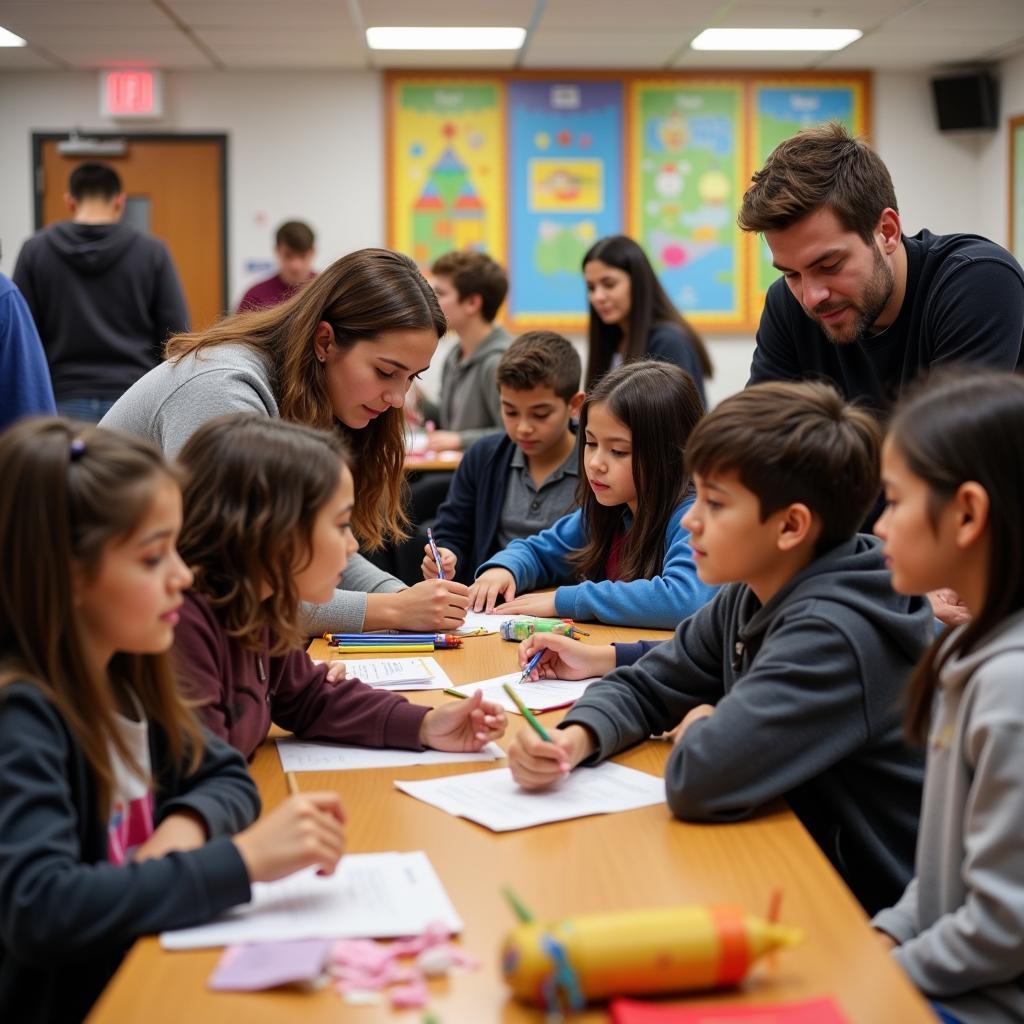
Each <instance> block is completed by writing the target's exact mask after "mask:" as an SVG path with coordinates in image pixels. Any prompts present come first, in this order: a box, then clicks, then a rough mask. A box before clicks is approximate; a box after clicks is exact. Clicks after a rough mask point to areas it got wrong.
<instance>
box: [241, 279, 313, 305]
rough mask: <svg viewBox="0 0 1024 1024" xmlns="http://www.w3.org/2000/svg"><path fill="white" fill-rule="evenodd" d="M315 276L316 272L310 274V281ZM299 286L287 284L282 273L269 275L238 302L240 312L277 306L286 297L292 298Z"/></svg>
mask: <svg viewBox="0 0 1024 1024" xmlns="http://www.w3.org/2000/svg"><path fill="white" fill-rule="evenodd" d="M314 277H316V274H310V275H309V279H310V281H312V280H313V278H314ZM299 287H301V285H296V284H285V282H284V281H283V280H282V278H281V275H280V274H275V275H274V276H273V277H268V278H267V280H266V281H259V282H257V283H256V284H254V285H253V286H252V287H251V288H250V289H249V290H248V291H247V292H246V293H245V294H244V295H243V296H242V301H241V302H240V303H239V304H238V312H239V313H243V312H246V311H247V310H251V309H266V308H267V307H268V306H277V305H279V304H280V303H282V302H284V300H285V299H289V298H291V296H292V295H293V294H294V292H295V289H296V288H299Z"/></svg>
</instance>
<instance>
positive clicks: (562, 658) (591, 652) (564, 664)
mask: <svg viewBox="0 0 1024 1024" xmlns="http://www.w3.org/2000/svg"><path fill="white" fill-rule="evenodd" d="M538 651H543V652H544V654H543V655H542V656H541V659H540V663H539V664H538V665H537V667H536V668H535V669H534V670H533V672H531V673H530V678H531V679H590V678H592V677H593V676H605V675H607V674H608V673H609V672H611V671H612V669H614V668H615V648H614V647H613V646H612V645H611V644H605V645H603V646H598V645H597V644H584V643H581V642H580V641H579V640H573V639H572V638H571V637H568V636H562V635H561V634H560V633H534V634H533V635H532V636H528V637H527V638H526V639H525V640H524V641H523V642H522V643H521V644H520V645H519V652H518V653H519V665H520V667H521V668H526V664H527V662H528V661H529V660H530V659H531V658H532V657H533V656H534V655H535V654H536V653H537V652H538Z"/></svg>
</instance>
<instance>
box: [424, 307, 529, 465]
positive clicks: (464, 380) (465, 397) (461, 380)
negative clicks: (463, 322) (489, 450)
mask: <svg viewBox="0 0 1024 1024" xmlns="http://www.w3.org/2000/svg"><path fill="white" fill-rule="evenodd" d="M511 344H512V335H511V334H509V333H508V331H506V330H505V328H504V327H502V326H501V325H500V324H499V325H498V326H496V327H495V328H494V329H493V330H492V331H491V333H490V334H488V335H487V337H486V338H484V340H483V341H482V342H480V347H479V348H478V349H477V350H476V351H475V352H474V353H473V354H472V355H471V356H467V357H466V358H465V359H463V358H462V346H461V345H454V346H452V349H451V351H450V352H449V353H448V355H447V356H446V357H445V360H444V363H443V364H442V366H441V403H440V404H441V408H440V415H441V423H440V426H441V427H442V428H443V429H445V430H454V431H456V432H457V433H458V435H459V438H460V440H461V441H462V447H463V449H466V448H468V447H469V446H470V445H471V444H472V443H473V442H474V441H479V440H480V438H481V437H484V436H486V435H487V434H493V433H494V432H495V431H496V430H501V429H502V425H501V396H500V395H499V394H498V378H497V372H498V363H500V362H501V357H502V356H503V355H504V354H505V349H507V348H508V347H509V345H511Z"/></svg>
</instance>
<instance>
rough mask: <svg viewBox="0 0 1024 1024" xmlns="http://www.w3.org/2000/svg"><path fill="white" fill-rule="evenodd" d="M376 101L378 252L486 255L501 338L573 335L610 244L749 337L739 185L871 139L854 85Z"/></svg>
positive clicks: (688, 84) (606, 80)
mask: <svg viewBox="0 0 1024 1024" xmlns="http://www.w3.org/2000/svg"><path fill="white" fill-rule="evenodd" d="M386 84H387V181H388V209H387V221H388V244H389V245H390V246H391V247H392V248H395V249H398V250H400V251H402V252H406V253H408V254H409V255H410V256H412V257H413V259H414V260H416V262H417V264H418V265H419V266H420V267H421V268H422V269H424V270H426V269H428V268H429V266H430V264H431V263H432V262H433V261H434V260H435V259H436V258H437V257H438V256H439V255H441V253H443V252H447V251H449V250H451V249H479V250H481V251H485V252H487V253H489V254H490V255H491V256H493V257H494V258H495V259H496V260H498V262H500V263H502V264H503V265H504V266H506V267H507V268H508V270H509V279H510V291H509V297H508V300H507V303H506V306H505V308H504V310H503V314H504V318H505V320H506V322H507V323H508V326H509V329H510V330H512V331H514V332H518V331H522V330H528V329H530V328H534V327H549V328H552V329H555V330H564V331H580V330H583V329H584V328H585V326H586V322H587V301H586V291H585V288H584V285H583V278H582V271H581V266H580V265H581V261H582V258H583V255H584V253H585V252H586V251H587V249H588V248H589V247H590V246H591V245H592V244H593V243H594V242H595V241H596V240H597V239H599V238H602V237H604V236H605V235H610V234H618V233H620V232H621V233H626V234H629V235H631V236H632V237H634V238H636V239H637V241H638V242H640V244H641V245H642V246H643V247H644V249H645V251H646V252H647V254H648V256H649V258H650V259H651V263H652V265H653V266H654V268H655V271H656V272H657V274H658V276H659V278H660V280H661V282H662V284H663V285H664V286H665V289H666V291H667V292H668V294H669V296H670V297H671V298H672V300H673V301H674V302H675V303H676V305H677V306H678V307H679V309H680V310H681V312H682V313H683V314H684V315H685V316H686V317H687V319H689V320H691V321H692V322H693V324H694V326H695V327H697V328H698V329H699V330H701V331H705V332H711V333H714V332H716V331H717V332H747V331H752V330H753V329H755V328H756V325H757V320H758V318H759V317H760V312H761V307H762V305H763V302H764V292H765V289H766V288H767V287H768V285H769V284H770V283H771V281H772V280H773V279H774V277H775V276H776V273H775V271H774V270H772V268H771V257H770V255H767V256H766V254H765V253H766V247H765V246H764V243H763V240H762V239H761V238H760V237H759V236H755V235H746V234H744V233H743V232H741V231H740V230H739V228H738V226H737V225H736V213H737V211H738V209H739V204H740V202H741V200H742V197H743V193H744V191H745V190H746V188H747V185H748V184H749V181H750V176H751V175H752V173H753V172H754V171H755V170H756V169H757V168H758V167H760V166H761V164H762V163H763V162H764V159H765V157H766V156H767V155H768V153H770V152H771V150H772V149H773V148H774V147H775V146H776V145H777V144H778V143H779V142H780V141H781V140H782V139H784V138H788V137H789V136H790V135H792V134H794V133H795V132H796V131H799V130H800V129H801V128H803V127H806V126H808V125H813V124H819V123H821V122H823V121H826V120H832V119H835V120H839V121H841V122H842V123H843V124H845V125H846V126H847V127H848V128H849V129H850V130H851V131H853V132H854V133H855V134H857V135H860V136H863V137H870V118H869V111H870V88H871V78H870V74H869V73H866V72H864V73H860V72H857V73H853V72H846V73H842V74H835V75H829V74H824V73H814V74H810V73H809V74H787V75H773V74H771V73H757V72H735V73H723V72H717V73H715V74H714V75H711V74H696V73H678V74H663V75H658V76H652V75H650V74H642V73H621V74H611V73H609V74H604V73H598V72H594V73H580V72H575V73H572V72H570V73H567V74H565V75H560V74H559V73H558V72H525V71H523V72H504V73H494V74H486V73H479V74H470V73H442V72H438V73H417V74H408V73H404V72H398V71H395V72H389V73H388V74H387V76H386ZM1022 157H1024V151H1022ZM1021 166H1024V158H1022V159H1021V160H1020V161H1018V167H1021ZM1018 173H1019V172H1018ZM1021 191H1022V190H1018V194H1020V193H1021ZM1018 223H1020V224H1021V228H1020V231H1021V232H1022V234H1024V216H1022V217H1019V218H1018Z"/></svg>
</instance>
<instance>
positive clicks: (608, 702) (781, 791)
mask: <svg viewBox="0 0 1024 1024" xmlns="http://www.w3.org/2000/svg"><path fill="white" fill-rule="evenodd" d="M932 622H933V619H932V615H931V610H930V608H929V607H928V603H927V602H926V601H924V600H923V599H921V598H919V597H913V598H910V597H904V596H901V595H899V594H896V593H895V592H894V591H893V589H892V586H891V583H890V577H889V573H888V571H887V570H886V569H885V565H884V562H883V559H882V555H881V545H880V542H879V541H877V540H875V539H874V538H872V537H866V536H860V535H858V536H856V537H854V538H852V539H850V540H848V541H845V542H843V543H842V544H840V545H838V546H837V547H835V548H833V549H832V550H831V551H829V552H827V553H826V554H824V555H822V556H821V557H820V558H817V559H815V560H814V561H813V562H812V563H811V564H810V565H809V566H807V567H806V568H805V569H804V570H803V571H802V572H800V573H798V574H797V575H796V576H794V577H793V578H792V579H791V580H790V581H789V582H788V583H787V584H786V585H785V586H784V587H783V588H782V589H781V590H780V591H779V592H778V593H777V594H776V595H775V596H774V597H773V598H772V599H771V600H770V601H769V602H768V603H767V604H766V605H764V606H762V605H761V603H760V601H759V600H758V599H757V597H756V596H755V595H754V593H753V592H752V591H751V590H750V588H749V587H748V586H746V585H745V584H741V583H734V584H730V585H729V586H726V587H723V588H722V589H721V590H720V591H719V592H718V593H717V594H716V595H715V597H714V598H713V599H712V600H711V602H710V603H709V604H707V605H705V606H704V607H703V608H702V609H700V610H699V611H697V612H695V613H694V614H693V615H691V616H690V617H689V618H688V619H686V620H685V621H684V622H683V623H681V624H680V626H679V627H678V629H677V630H676V633H675V636H674V637H673V638H672V639H671V640H667V641H665V643H663V644H659V645H657V646H656V647H655V648H654V649H653V650H651V651H650V652H649V653H648V654H646V655H644V657H642V658H641V659H640V660H639V661H637V662H636V663H635V664H634V665H628V666H623V667H620V668H617V669H616V670H615V671H614V672H612V673H611V674H610V675H608V676H606V677H605V678H604V679H603V680H602V681H601V682H599V683H596V684H595V685H594V686H592V687H590V689H589V690H588V691H587V693H586V694H585V695H584V696H583V697H582V698H581V699H580V700H579V701H577V702H576V704H575V705H573V707H572V709H571V710H570V711H569V713H568V714H567V715H566V716H565V719H564V720H563V722H562V727H564V726H566V725H571V724H578V725H584V726H587V727H588V728H589V729H590V730H591V731H592V732H593V734H594V736H595V737H596V739H597V744H598V748H597V752H596V754H595V756H594V758H593V761H595V762H596V761H599V760H603V759H604V758H606V757H610V756H611V755H612V754H614V753H616V752H617V751H619V750H622V749H623V748H624V747H627V746H630V745H631V744H633V743H637V742H639V741H641V740H643V739H646V738H647V737H648V736H650V735H651V734H652V733H660V732H662V731H664V730H666V729H671V728H672V727H673V726H675V725H676V724H678V722H679V721H680V719H681V718H682V717H683V716H684V715H685V714H686V713H687V712H688V711H689V710H690V709H691V708H694V707H696V706H697V705H698V704H713V705H715V713H714V714H713V715H712V716H711V717H709V718H705V719H703V720H700V721H697V722H695V723H694V724H693V725H692V726H691V727H690V729H689V731H688V732H687V733H686V736H685V738H684V739H683V740H682V742H680V743H679V744H678V745H677V746H676V748H675V749H674V750H673V751H672V754H671V755H670V757H669V760H668V763H667V765H666V768H665V791H666V795H667V797H668V803H669V807H670V808H671V809H672V812H673V813H674V814H675V815H676V816H677V817H679V818H684V819H686V820H691V821H739V820H741V819H743V818H746V817H748V816H749V815H751V814H752V813H753V812H754V811H755V810H756V809H757V808H758V807H760V806H761V805H763V804H765V803H767V802H768V801H770V800H774V799H776V798H778V797H780V796H784V797H785V798H786V799H787V800H788V802H789V804H790V806H791V807H792V808H793V810H794V812H795V813H796V814H797V815H798V816H799V818H800V820H801V821H802V822H803V824H804V825H805V827H806V828H807V829H808V831H809V832H810V833H811V835H812V836H813V837H814V839H815V840H816V841H817V843H818V845H819V846H820V847H821V848H822V850H823V851H824V853H825V854H826V855H827V856H828V858H829V859H830V860H831V861H832V863H833V865H834V866H835V867H836V869H837V870H838V871H839V873H840V874H841V875H842V876H843V878H844V879H845V880H846V882H847V884H848V885H849V886H850V888H851V889H852V890H853V892H854V895H856V896H857V898H858V899H859V900H860V902H861V903H862V904H863V905H864V906H865V908H867V909H868V911H869V912H871V911H874V910H877V909H878V908H879V907H883V906H885V905H886V903H887V902H891V901H892V899H894V898H895V896H896V895H897V894H899V893H900V892H901V891H902V889H903V887H904V886H905V885H906V883H907V881H908V880H909V878H910V875H911V873H912V863H913V851H914V842H915V837H916V835H917V819H918V813H919V810H920V802H921V784H922V777H923V758H922V756H921V755H920V753H918V752H916V751H914V750H912V749H911V748H909V747H908V746H907V745H906V744H905V743H904V742H903V739H902V735H901V730H900V704H901V698H902V695H903V687H904V684H905V682H906V678H907V674H908V673H909V671H910V669H911V668H912V667H913V665H914V663H915V662H916V661H917V659H918V657H919V656H920V655H921V652H922V651H923V650H924V647H925V645H926V643H927V642H928V639H929V637H930V636H931V631H932Z"/></svg>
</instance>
